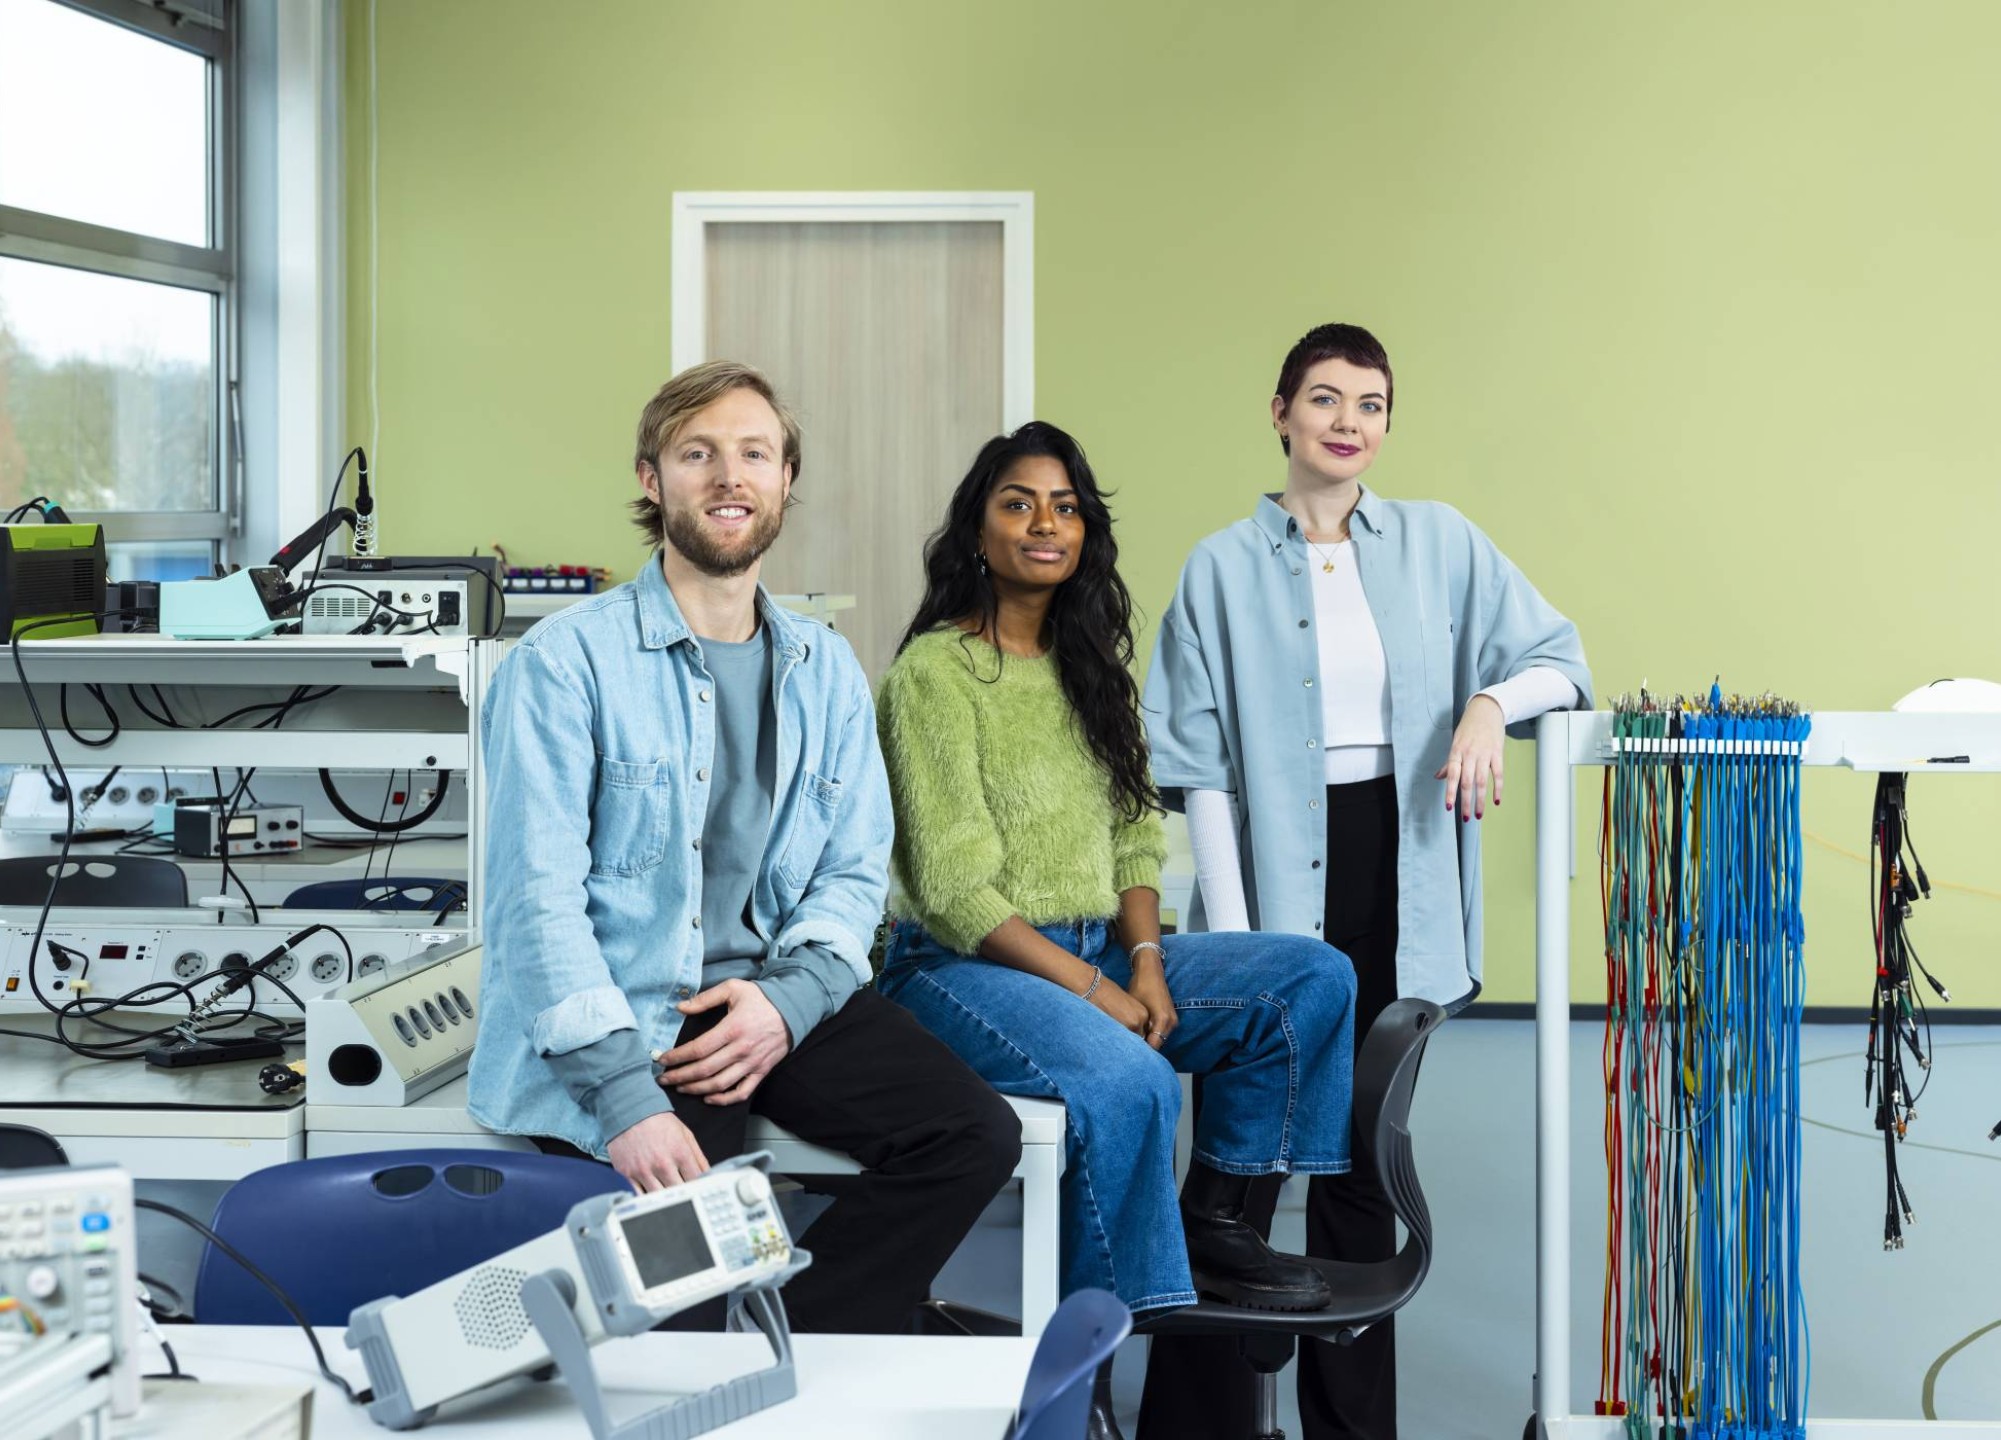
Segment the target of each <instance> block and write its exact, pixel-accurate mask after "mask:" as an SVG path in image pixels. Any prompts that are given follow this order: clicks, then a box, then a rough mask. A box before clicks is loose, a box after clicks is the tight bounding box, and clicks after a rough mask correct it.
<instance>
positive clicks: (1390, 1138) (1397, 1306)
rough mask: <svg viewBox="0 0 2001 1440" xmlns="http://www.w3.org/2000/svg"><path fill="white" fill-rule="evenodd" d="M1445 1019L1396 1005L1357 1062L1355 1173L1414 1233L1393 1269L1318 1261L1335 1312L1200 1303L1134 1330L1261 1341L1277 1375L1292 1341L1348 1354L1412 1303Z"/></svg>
mask: <svg viewBox="0 0 2001 1440" xmlns="http://www.w3.org/2000/svg"><path fill="white" fill-rule="evenodd" d="M1444 1019H1445V1011H1444V1010H1442V1009H1441V1008H1439V1007H1438V1006H1436V1005H1434V1004H1432V1003H1431V1002H1430V1001H1429V1000H1415V999H1404V1000H1398V1001H1395V1002H1394V1003H1392V1004H1391V1005H1390V1006H1389V1007H1388V1008H1387V1009H1385V1010H1384V1011H1383V1013H1382V1014H1380V1015H1378V1016H1377V1017H1376V1023H1375V1024H1374V1025H1373V1026H1371V1027H1370V1029H1369V1035H1368V1038H1367V1039H1366V1040H1364V1041H1363V1042H1362V1053H1361V1054H1360V1055H1359V1056H1358V1057H1357V1058H1356V1061H1355V1095H1354V1121H1353V1124H1354V1142H1355V1143H1354V1162H1355V1167H1356V1169H1357V1170H1358V1171H1363V1172H1366V1171H1368V1170H1373V1171H1374V1172H1375V1174H1376V1177H1377V1179H1378V1180H1379V1181H1380V1182H1381V1184H1382V1187H1383V1190H1384V1191H1385V1192H1386V1193H1387V1194H1388V1196H1389V1199H1390V1205H1391V1207H1392V1208H1393V1209H1394V1210H1395V1211H1396V1216H1397V1219H1399V1220H1401V1221H1402V1222H1403V1224H1404V1228H1405V1230H1406V1231H1408V1232H1409V1233H1408V1235H1407V1236H1406V1237H1405V1239H1404V1244H1403V1248H1402V1249H1401V1250H1399V1251H1398V1252H1397V1253H1396V1255H1395V1256H1394V1257H1393V1258H1391V1259H1388V1260H1377V1261H1368V1262H1363V1261H1348V1260H1319V1259H1316V1260H1314V1261H1313V1266H1314V1268H1315V1269H1317V1270H1318V1271H1319V1272H1320V1273H1321V1274H1322V1275H1324V1276H1325V1277H1326V1278H1327V1285H1328V1288H1329V1289H1331V1290H1332V1291H1333V1292H1334V1299H1333V1302H1332V1303H1331V1304H1329V1305H1328V1306H1327V1308H1326V1309H1324V1310H1305V1311H1292V1312H1287V1311H1268V1310H1244V1309H1239V1308H1237V1307H1236V1306H1233V1305H1221V1304H1218V1303H1216V1302H1214V1301H1210V1300H1200V1301H1197V1302H1196V1303H1195V1304H1193V1305H1189V1306H1185V1307H1183V1308H1182V1309H1178V1310H1168V1311H1164V1312H1154V1313H1149V1314H1147V1315H1144V1316H1142V1317H1141V1318H1140V1319H1139V1320H1138V1321H1137V1322H1136V1323H1135V1324H1134V1326H1133V1328H1134V1330H1135V1331H1137V1332H1139V1333H1142V1334H1148V1335H1216V1334H1234V1335H1240V1336H1244V1337H1247V1338H1249V1337H1261V1338H1262V1339H1268V1340H1271V1341H1274V1342H1276V1343H1275V1344H1274V1345H1272V1346H1270V1347H1268V1348H1267V1349H1266V1350H1265V1351H1264V1354H1265V1355H1266V1356H1269V1357H1273V1358H1271V1360H1270V1370H1272V1371H1275V1370H1277V1369H1278V1368H1279V1367H1280V1366H1281V1365H1283V1364H1284V1363H1285V1359H1286V1357H1287V1356H1288V1355H1289V1354H1290V1353H1291V1345H1292V1338H1293V1337H1294V1336H1298V1335H1312V1336H1314V1337H1316V1338H1318V1339H1321V1340H1331V1341H1334V1342H1336V1343H1339V1344H1346V1343H1347V1342H1349V1341H1351V1340H1353V1339H1354V1338H1355V1337H1356V1336H1357V1335H1359V1334H1360V1333H1361V1332H1362V1331H1363V1330H1366V1329H1367V1328H1368V1327H1369V1326H1371V1325H1375V1324H1378V1323H1380V1322H1382V1321H1384V1320H1387V1319H1388V1318H1389V1317H1390V1316H1392V1315H1394V1314H1396V1312H1397V1311H1399V1310H1401V1309H1402V1308H1403V1307H1404V1306H1405V1305H1407V1304H1409V1303H1410V1300H1411V1297H1412V1296H1414V1295H1416V1294H1417V1291H1418V1287H1419V1286H1420V1285H1422V1284H1423V1283H1424V1277H1425V1276H1426V1275H1427V1274H1428V1273H1430V1270H1431V1210H1430V1207H1429V1206H1427V1205H1426V1204H1425V1200H1424V1188H1423V1186H1421V1185H1420V1184H1419V1183H1418V1178H1417V1161H1416V1159H1415V1157H1414V1156H1413V1154H1412V1152H1411V1143H1410V1103H1411V1094H1412V1092H1413V1090H1414V1089H1415V1087H1416V1085H1417V1069H1418V1064H1419V1062H1420V1061H1422V1060H1423V1059H1424V1047H1425V1046H1426V1045H1428V1044H1429V1043H1430V1042H1431V1036H1432V1033H1433V1032H1434V1031H1436V1030H1437V1029H1438V1027H1439V1025H1440V1023H1441V1022H1442V1021H1443V1020H1444ZM1246 1353H1247V1355H1248V1354H1250V1352H1249V1351H1248V1350H1247V1352H1246ZM1251 1359H1252V1364H1253V1368H1255V1369H1259V1370H1264V1368H1265V1365H1264V1363H1263V1362H1262V1361H1260V1359H1259V1358H1258V1357H1257V1356H1255V1355H1252V1356H1251ZM1266 1373H1267V1375H1269V1372H1268V1371H1267V1372H1266Z"/></svg>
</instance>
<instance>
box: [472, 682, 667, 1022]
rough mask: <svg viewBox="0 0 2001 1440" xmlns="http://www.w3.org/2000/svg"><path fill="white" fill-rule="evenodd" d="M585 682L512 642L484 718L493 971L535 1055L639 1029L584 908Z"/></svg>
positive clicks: (590, 771) (591, 749)
mask: <svg viewBox="0 0 2001 1440" xmlns="http://www.w3.org/2000/svg"><path fill="white" fill-rule="evenodd" d="M594 703H595V702H594V692H593V688H592V687H591V686H590V685H589V684H588V682H586V681H585V680H584V679H583V678H582V677H580V676H578V675H576V674H573V673H571V672H570V671H569V670H568V669H567V668H565V667H564V666H562V665H561V664H560V662H558V661H557V660H556V659H554V658H553V657H551V656H550V655H549V654H548V653H547V652H546V651H545V650H544V649H542V648H541V647H539V646H534V645H527V644H523V645H517V646H516V647H515V649H514V652H513V653H512V654H511V655H509V656H508V657H507V660H506V663H504V664H503V665H501V667H500V670H499V673H498V674H497V675H496V676H495V679H494V686H493V691H492V693H491V695H490V696H489V697H488V700H487V704H486V711H485V716H484V722H483V727H482V729H483V738H482V747H483V754H484V756H485V760H486V770H487V776H488V783H487V833H488V836H489V837H490V838H489V841H488V846H487V856H486V886H485V891H486V899H485V905H484V916H483V925H482V928H483V931H484V935H485V943H486V946H487V948H488V949H489V950H490V951H491V952H492V954H491V957H490V961H491V964H492V974H493V976H494V977H495V978H497V979H498V980H499V981H500V982H501V983H503V984H505V985H506V986H507V987H508V988H509V990H510V991H511V992H512V995H513V998H514V1001H515V1005H516V1010H517V1013H518V1014H520V1015H521V1016H523V1017H524V1018H525V1019H526V1020H527V1021H528V1029H529V1033H528V1040H529V1043H530V1044H531V1045H533V1046H534V1048H535V1051H536V1053H538V1054H541V1055H559V1054H564V1053H567V1052H568V1051H571V1050H576V1049H579V1048H581V1047H583V1046H585V1045H589V1044H591V1043H593V1042H594V1041H597V1040H601V1039H603V1038H604V1037H605V1036H606V1035H609V1034H611V1033H612V1032H613V1031H616V1030H636V1029H637V1028H638V1022H637V1021H636V1020H635V1019H634V1017H633V1013H632V1006H631V1004H630V1003H629V1002H628V1001H627V1000H626V998H625V994H624V992H623V991H621V990H620V989H619V987H618V986H617V985H616V984H614V983H613V981H612V976H611V970H610V967H609V966H607V965H606V963H605V958H604V952H603V951H602V950H601V949H600V948H599V945H598V938H597V934H596V932H595V931H594V930H593V929H592V926H591V922H590V917H589V914H588V913H587V910H586V901H585V889H584V883H585V881H586V879H587V878H588V877H589V875H590V869H591V850H590V828H589V827H590V813H591V791H592V787H593V785H594V783H595V779H596V766H597V746H596V744H595V741H594V739H593V733H592V709H593V705H594Z"/></svg>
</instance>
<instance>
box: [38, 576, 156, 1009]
mask: <svg viewBox="0 0 2001 1440" xmlns="http://www.w3.org/2000/svg"><path fill="white" fill-rule="evenodd" d="M136 613H137V612H136V611H134V610H132V609H130V608H125V609H118V610H98V611H93V612H92V613H91V615H90V617H89V618H90V619H93V620H98V621H103V620H111V619H116V618H118V617H121V616H125V615H132V614H136ZM81 618H83V617H81V616H76V615H62V616H55V617H52V618H50V619H46V620H30V621H29V622H28V623H27V624H25V625H22V626H20V627H18V628H17V629H16V630H15V631H14V633H13V636H12V637H11V638H10V639H9V640H8V642H7V648H8V649H9V650H11V651H13V652H14V674H15V675H16V677H18V678H19V680H20V682H21V693H22V695H24V696H25V697H26V698H27V701H28V713H29V714H30V715H32V716H33V717H34V719H35V730H36V732H37V733H39V734H40V735H41V737H42V748H43V749H44V750H46V751H47V752H48V755H49V764H50V765H52V766H54V767H55V772H56V777H57V779H58V781H59V782H60V783H61V786H62V791H63V805H64V824H63V845H62V850H61V852H60V853H59V854H58V855H57V857H56V864H55V867H54V869H53V870H52V871H51V873H50V875H49V893H48V894H47V895H46V896H44V897H43V899H42V908H41V912H40V913H39V914H38V915H36V917H35V933H34V936H33V938H32V939H31V940H30V941H29V942H28V982H29V983H28V988H29V989H30V990H33V991H34V992H35V994H36V997H37V998H38V999H39V998H40V995H41V992H40V990H39V988H38V987H37V986H36V984H35V957H36V956H38V955H40V954H41V953H42V936H43V935H44V934H45V933H47V931H48V928H49V912H50V911H51V910H53V909H54V908H55V904H56V891H57V890H59V889H61V888H62V877H63V875H64V874H65V873H66V868H67V866H68V865H69V852H70V846H71V844H73V843H74V840H73V837H74V835H75V832H76V787H75V786H74V785H72V784H70V780H69V772H68V771H67V770H65V769H64V768H63V761H62V756H60V755H58V754H57V753H56V739H55V736H54V735H52V734H50V733H49V722H48V721H47V720H46V719H45V718H44V717H43V715H42V706H41V702H40V701H38V700H36V699H35V687H34V686H33V685H31V684H29V683H28V668H27V665H26V663H25V662H24V661H23V660H22V659H21V639H22V637H23V636H25V635H27V634H29V633H30V632H32V631H35V630H46V629H48V628H49V627H50V626H52V625H69V624H74V623H75V622H76V621H77V620H78V619H81ZM42 1004H43V1007H44V1008H45V1009H54V1008H55V1007H53V1006H51V1005H49V1003H48V1002H47V1001H46V1000H44V1001H42ZM59 1023H60V1022H59Z"/></svg>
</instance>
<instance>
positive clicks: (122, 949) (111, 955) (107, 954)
mask: <svg viewBox="0 0 2001 1440" xmlns="http://www.w3.org/2000/svg"><path fill="white" fill-rule="evenodd" d="M131 949H132V947H131V946H129V945H100V946H98V947H97V958H98V959H100V960H123V959H124V958H125V957H126V956H127V955H128V954H130V953H131Z"/></svg>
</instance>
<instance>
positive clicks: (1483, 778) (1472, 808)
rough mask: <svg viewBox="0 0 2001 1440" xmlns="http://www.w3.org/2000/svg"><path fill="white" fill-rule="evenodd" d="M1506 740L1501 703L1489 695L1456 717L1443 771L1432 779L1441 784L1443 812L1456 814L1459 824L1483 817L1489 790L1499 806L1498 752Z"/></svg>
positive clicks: (1499, 758)
mask: <svg viewBox="0 0 2001 1440" xmlns="http://www.w3.org/2000/svg"><path fill="white" fill-rule="evenodd" d="M1507 738H1508V726H1507V717H1506V716H1505V715H1503V714H1502V713H1501V702H1500V701H1498V700H1496V699H1495V698H1494V697H1493V696H1491V695H1475V696H1474V697H1473V698H1472V700H1471V701H1469V702H1468V703H1467V706H1466V713H1465V714H1464V715H1461V716H1460V717H1459V728H1458V729H1457V730H1454V731H1453V732H1452V751H1451V753H1450V754H1449V755H1447V756H1446V759H1445V767H1444V768H1443V769H1442V770H1440V771H1439V772H1438V773H1437V774H1436V775H1434V776H1433V777H1432V778H1433V779H1434V780H1443V781H1444V782H1445V808H1446V809H1447V810H1457V811H1458V812H1459V818H1460V819H1461V820H1472V819H1475V818H1477V817H1480V816H1484V815H1485V814H1486V813H1487V790H1488V787H1489V786H1490V785H1491V786H1492V787H1493V794H1494V803H1495V804H1496V805H1498V804H1500V803H1501V770H1502V765H1501V750H1502V747H1503V746H1504V745H1505V744H1506V742H1507Z"/></svg>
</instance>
